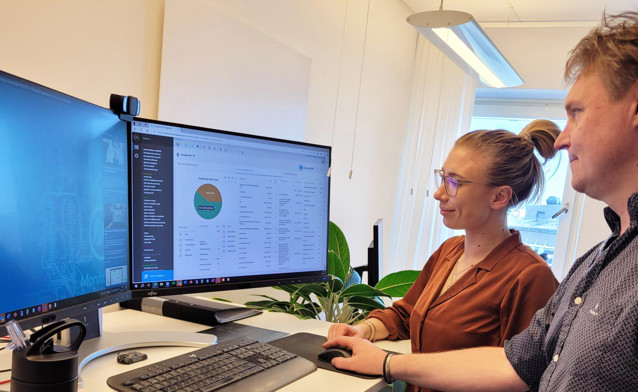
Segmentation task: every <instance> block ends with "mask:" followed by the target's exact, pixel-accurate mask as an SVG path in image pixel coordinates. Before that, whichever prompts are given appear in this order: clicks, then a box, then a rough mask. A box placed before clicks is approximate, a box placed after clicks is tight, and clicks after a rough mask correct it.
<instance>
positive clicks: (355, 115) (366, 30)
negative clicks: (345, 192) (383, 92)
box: [348, 0, 370, 179]
mask: <svg viewBox="0 0 638 392" xmlns="http://www.w3.org/2000/svg"><path fill="white" fill-rule="evenodd" d="M369 19H370V0H368V10H367V12H366V28H365V33H364V34H363V54H362V55H361V70H360V72H359V92H358V94H357V107H356V109H355V113H354V134H353V135H352V155H351V156H350V173H349V174H348V179H351V178H352V167H353V165H354V148H355V142H356V139H357V122H358V120H359V102H360V101H361V81H362V79H363V64H364V63H365V59H366V43H367V41H368V20H369Z"/></svg>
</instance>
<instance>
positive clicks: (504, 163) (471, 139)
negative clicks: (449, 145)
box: [454, 120, 560, 207]
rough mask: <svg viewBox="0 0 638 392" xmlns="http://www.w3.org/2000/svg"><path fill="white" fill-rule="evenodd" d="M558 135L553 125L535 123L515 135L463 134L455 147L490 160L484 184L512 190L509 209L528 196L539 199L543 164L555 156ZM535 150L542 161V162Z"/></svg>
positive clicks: (543, 180)
mask: <svg viewBox="0 0 638 392" xmlns="http://www.w3.org/2000/svg"><path fill="white" fill-rule="evenodd" d="M559 134H560V129H559V128H558V125H556V124H555V123H554V122H552V121H549V120H534V121H532V122H530V123H529V124H528V125H527V126H526V127H525V128H524V129H523V130H522V131H521V132H520V134H518V135H516V134H515V133H513V132H510V131H506V130H503V129H497V130H479V131H473V132H469V133H466V134H465V135H463V136H461V137H460V138H459V139H458V140H457V141H456V143H455V144H454V145H455V146H460V147H467V148H471V149H474V150H475V151H476V152H478V153H480V154H483V155H484V156H486V157H488V158H489V160H490V163H489V164H488V169H487V173H486V176H487V182H488V183H489V184H490V185H492V186H502V185H508V186H510V187H511V188H512V198H511V199H510V204H509V205H510V207H511V206H516V205H518V204H520V203H522V202H523V201H525V200H526V199H528V198H529V197H531V198H532V200H538V198H539V197H540V196H542V194H543V186H544V182H545V176H544V174H543V164H545V162H547V160H548V159H550V158H552V157H554V155H556V149H555V148H554V142H555V141H556V138H557V137H558V135H559ZM534 149H536V150H537V151H538V154H539V155H540V156H541V157H543V158H544V161H543V163H541V162H540V161H539V159H538V158H537V157H536V154H534Z"/></svg>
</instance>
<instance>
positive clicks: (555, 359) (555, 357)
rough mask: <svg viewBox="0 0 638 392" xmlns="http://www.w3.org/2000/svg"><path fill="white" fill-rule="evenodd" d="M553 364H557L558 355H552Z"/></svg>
mask: <svg viewBox="0 0 638 392" xmlns="http://www.w3.org/2000/svg"><path fill="white" fill-rule="evenodd" d="M554 362H558V354H556V355H554Z"/></svg>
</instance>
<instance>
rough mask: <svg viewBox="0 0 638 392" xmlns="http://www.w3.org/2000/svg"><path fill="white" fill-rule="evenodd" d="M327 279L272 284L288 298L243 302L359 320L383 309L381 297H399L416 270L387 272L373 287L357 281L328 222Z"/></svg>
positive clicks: (340, 234)
mask: <svg viewBox="0 0 638 392" xmlns="http://www.w3.org/2000/svg"><path fill="white" fill-rule="evenodd" d="M328 234H329V240H328V274H329V277H328V280H327V281H326V282H320V283H302V284H292V285H284V286H275V287H274V288H275V289H278V290H283V291H285V292H287V293H288V294H289V299H288V300H279V299H275V298H273V297H271V296H268V295H259V297H262V298H263V299H262V300H259V301H249V302H246V303H245V305H246V306H249V307H252V308H257V309H263V310H267V311H271V312H283V313H289V314H294V315H296V316H297V317H299V318H302V319H310V318H315V319H321V318H322V315H323V318H324V319H325V320H326V321H330V322H339V323H347V324H354V323H356V322H358V321H360V320H363V319H364V318H365V317H366V316H367V314H368V313H370V311H372V310H373V309H383V308H385V304H384V301H383V299H382V298H383V297H387V298H392V297H403V296H404V295H405V293H406V292H407V291H408V289H409V288H410V287H411V286H412V283H414V281H415V280H416V278H417V277H418V275H419V272H420V271H415V270H405V271H399V272H394V273H391V274H389V275H387V276H385V277H384V278H383V279H381V280H380V281H379V282H378V283H377V284H376V285H375V286H374V287H371V286H369V285H367V284H364V283H361V276H359V274H358V273H357V272H356V271H355V270H354V269H353V268H352V267H351V266H350V250H349V248H348V243H347V241H346V237H345V235H344V234H343V232H342V231H341V229H339V227H338V226H337V225H336V224H334V223H333V222H330V228H329V231H328Z"/></svg>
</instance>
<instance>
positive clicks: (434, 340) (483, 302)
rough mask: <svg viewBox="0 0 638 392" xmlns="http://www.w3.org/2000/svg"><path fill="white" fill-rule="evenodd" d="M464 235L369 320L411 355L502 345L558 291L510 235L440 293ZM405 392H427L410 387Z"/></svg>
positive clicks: (535, 259) (548, 274)
mask: <svg viewBox="0 0 638 392" xmlns="http://www.w3.org/2000/svg"><path fill="white" fill-rule="evenodd" d="M464 239H465V237H464V236H459V237H453V238H450V239H448V240H447V241H445V242H444V243H443V244H442V245H441V247H440V248H439V249H438V250H437V251H436V252H434V254H432V256H431V257H430V259H429V260H428V262H427V263H426V264H425V266H424V267H423V270H422V271H421V274H420V275H419V277H418V279H417V280H416V282H414V285H413V286H412V287H411V288H410V290H409V291H408V292H407V293H406V295H405V297H403V298H402V299H401V300H398V301H396V302H394V304H393V305H392V306H390V307H388V308H386V309H385V310H375V311H373V312H371V313H370V315H369V316H368V317H372V318H377V319H379V320H381V321H382V322H383V324H384V325H385V326H386V327H387V328H388V331H389V332H390V334H389V336H388V339H390V340H396V339H407V338H408V337H409V338H410V339H411V340H412V352H414V353H429V352H436V351H447V350H455V349H461V348H468V347H478V346H503V344H504V343H505V340H506V339H510V338H511V337H512V336H514V335H516V334H517V333H519V332H521V331H522V330H523V329H525V328H527V325H528V324H529V321H530V320H531V318H532V316H533V315H534V313H535V312H536V311H537V310H538V309H540V308H542V307H543V306H545V303H546V302H547V300H548V299H549V298H550V297H551V296H552V294H553V293H554V291H555V290H556V288H557V287H558V281H557V280H556V278H555V277H554V275H553V274H552V271H551V270H550V268H549V266H548V265H547V262H545V260H543V259H542V258H541V257H540V256H538V255H537V254H536V253H535V252H534V251H533V250H532V249H531V248H530V247H528V246H527V245H524V244H523V243H522V242H521V236H520V233H519V232H518V231H516V230H512V235H511V236H509V237H508V238H506V239H505V240H504V241H503V242H502V243H500V244H499V245H498V246H497V247H496V248H494V249H493V250H492V252H490V254H489V255H487V256H486V257H485V259H483V260H482V261H480V262H479V263H478V264H476V265H475V266H474V267H472V268H471V269H470V270H469V271H468V272H466V273H465V274H464V275H463V276H461V277H459V279H458V280H457V281H456V282H454V284H453V285H452V286H451V287H450V288H449V289H448V290H447V291H445V292H444V293H443V294H441V295H440V296H439V294H440V292H441V290H442V288H443V285H444V284H445V281H446V280H447V277H448V275H449V274H450V272H451V271H452V268H453V267H454V263H455V262H456V261H457V260H458V258H459V257H460V256H461V254H462V253H463V249H464ZM408 390H409V391H417V390H418V391H427V389H418V388H415V387H413V386H411V385H409V386H408Z"/></svg>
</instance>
